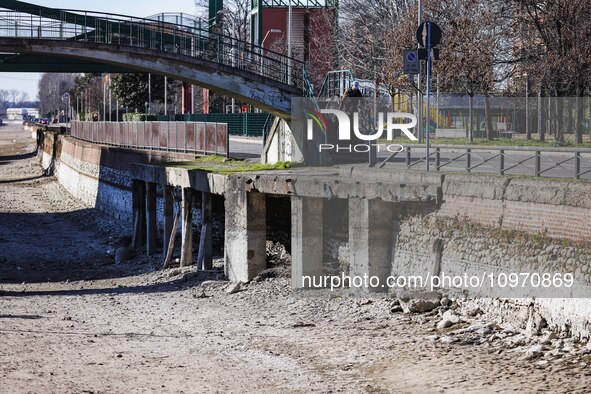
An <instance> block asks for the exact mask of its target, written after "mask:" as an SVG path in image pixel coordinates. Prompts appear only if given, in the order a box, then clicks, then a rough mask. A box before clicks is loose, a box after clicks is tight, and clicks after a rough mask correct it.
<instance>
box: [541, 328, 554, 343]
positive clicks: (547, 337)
mask: <svg viewBox="0 0 591 394" xmlns="http://www.w3.org/2000/svg"><path fill="white" fill-rule="evenodd" d="M555 338H556V333H555V332H554V331H550V332H547V333H546V334H544V335H543V336H542V337H541V338H540V344H541V345H549V344H551V343H552V340H553V339H555Z"/></svg>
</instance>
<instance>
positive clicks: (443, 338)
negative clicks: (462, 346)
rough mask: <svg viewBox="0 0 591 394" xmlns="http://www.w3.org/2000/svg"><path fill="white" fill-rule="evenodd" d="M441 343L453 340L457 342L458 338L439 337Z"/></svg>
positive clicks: (452, 341)
mask: <svg viewBox="0 0 591 394" xmlns="http://www.w3.org/2000/svg"><path fill="white" fill-rule="evenodd" d="M439 341H440V342H441V343H454V342H459V341H460V338H456V337H448V336H445V337H441V339H440V340H439Z"/></svg>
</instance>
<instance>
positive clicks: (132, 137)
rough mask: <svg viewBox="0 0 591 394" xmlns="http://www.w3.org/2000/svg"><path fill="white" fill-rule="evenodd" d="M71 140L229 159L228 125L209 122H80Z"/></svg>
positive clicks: (77, 122) (72, 132)
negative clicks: (76, 139) (226, 157)
mask: <svg viewBox="0 0 591 394" xmlns="http://www.w3.org/2000/svg"><path fill="white" fill-rule="evenodd" d="M71 135H72V137H75V138H78V139H81V140H84V141H88V142H94V143H98V144H104V145H112V146H119V147H123V148H135V149H147V150H159V151H173V152H183V153H195V154H203V155H224V156H228V155H229V153H230V149H229V138H228V125H226V124H225V123H208V122H80V121H73V122H72V125H71Z"/></svg>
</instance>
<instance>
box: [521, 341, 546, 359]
mask: <svg viewBox="0 0 591 394" xmlns="http://www.w3.org/2000/svg"><path fill="white" fill-rule="evenodd" d="M544 350H546V347H545V346H544V345H539V344H538V345H533V346H532V347H530V348H529V349H527V351H526V352H525V359H526V360H531V359H534V358H538V357H540V356H541V355H542V353H543V352H544Z"/></svg>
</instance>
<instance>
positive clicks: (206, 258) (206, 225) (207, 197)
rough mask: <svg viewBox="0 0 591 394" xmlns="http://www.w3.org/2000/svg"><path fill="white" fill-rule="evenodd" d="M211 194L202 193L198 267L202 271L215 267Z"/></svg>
mask: <svg viewBox="0 0 591 394" xmlns="http://www.w3.org/2000/svg"><path fill="white" fill-rule="evenodd" d="M212 213H213V212H212V204H211V193H207V192H202V193H201V236H200V238H199V254H198V255H197V265H198V266H199V268H200V269H204V270H210V269H211V268H212V267H213V256H212V249H213V232H212V226H213V222H212Z"/></svg>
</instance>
